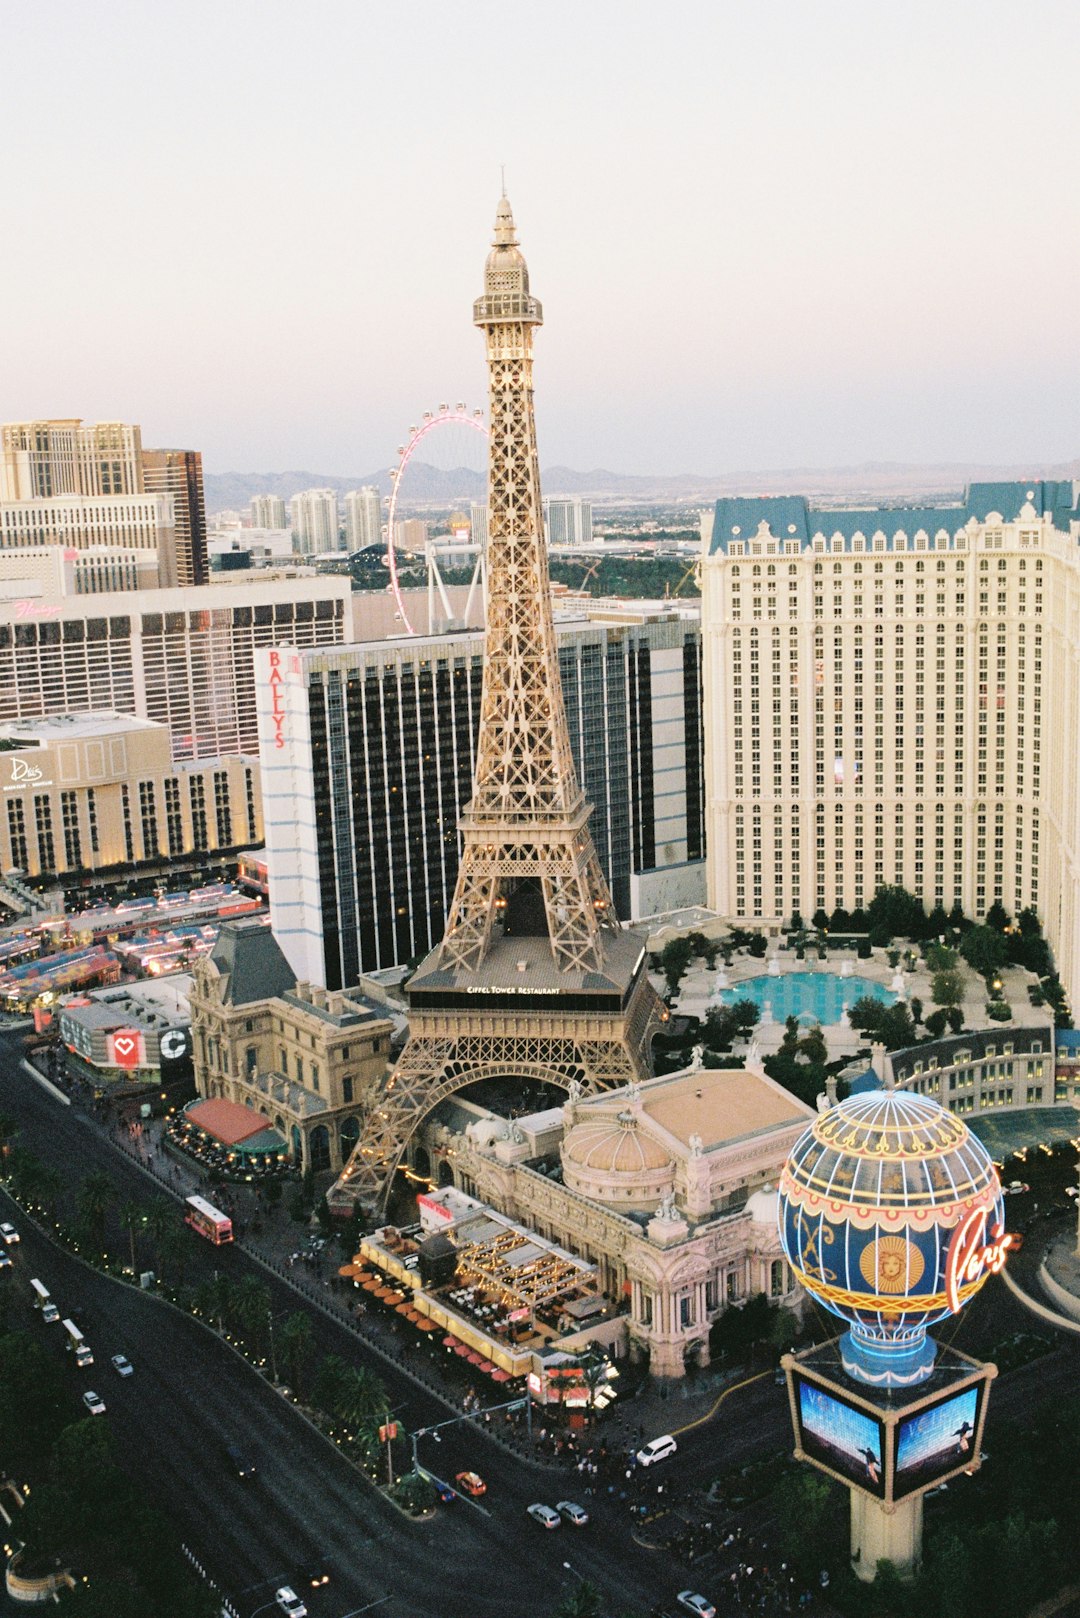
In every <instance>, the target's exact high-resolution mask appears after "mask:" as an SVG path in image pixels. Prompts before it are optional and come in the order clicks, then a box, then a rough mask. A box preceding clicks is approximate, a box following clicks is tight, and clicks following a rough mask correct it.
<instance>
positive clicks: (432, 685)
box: [256, 602, 704, 989]
mask: <svg viewBox="0 0 1080 1618" xmlns="http://www.w3.org/2000/svg"><path fill="white" fill-rule="evenodd" d="M579 613H580V610H579ZM557 633H558V642H559V663H560V672H561V675H562V685H563V692H564V696H565V701H566V712H567V722H568V725H569V730H570V745H571V750H572V752H573V755H574V761H575V765H576V767H577V770H578V772H579V777H580V780H581V783H582V786H583V788H584V790H585V793H586V796H587V797H588V798H589V799H590V801H591V802H592V804H593V815H592V818H591V820H590V823H589V824H590V830H591V832H592V837H593V841H594V842H595V844H596V849H597V853H598V855H599V859H600V863H601V866H602V867H603V870H604V873H605V876H606V877H607V880H608V882H609V884H610V887H611V891H612V894H613V896H614V899H615V904H616V907H617V909H618V911H619V914H620V915H621V916H622V917H623V918H624V919H629V918H631V917H638V916H642V915H648V914H653V913H655V912H656V911H659V910H665V909H669V908H674V907H676V906H679V905H682V904H685V903H688V902H694V901H695V900H700V899H701V898H702V897H703V894H704V883H703V880H702V878H703V870H702V859H703V854H704V849H703V840H702V838H703V810H704V778H703V773H702V734H701V667H700V629H699V623H698V618H697V614H696V612H691V611H688V610H686V609H685V608H680V609H677V610H676V609H674V608H672V607H669V606H665V605H664V604H656V605H655V606H653V607H650V605H649V604H647V603H626V602H620V603H617V604H605V603H603V602H600V603H597V604H596V606H595V608H593V609H592V610H591V614H590V617H589V618H585V617H582V616H580V615H579V616H577V617H576V618H575V619H573V620H571V621H568V622H562V623H560V624H558V625H557ZM483 648H484V640H483V635H482V634H480V633H476V632H473V633H469V634H454V635H439V636H416V637H412V638H404V637H403V638H398V639H391V640H384V641H368V642H365V643H363V644H359V645H353V646H336V647H331V648H328V649H320V650H317V651H308V652H302V651H296V652H291V651H289V650H285V649H282V650H280V651H273V650H268V651H265V652H262V653H260V654H259V655H258V657H257V661H256V671H257V680H258V687H259V709H260V720H259V735H260V760H261V764H262V772H263V805H264V819H265V828H266V849H267V868H268V873H269V879H270V894H271V915H272V920H273V926H274V933H275V936H276V937H277V939H278V942H279V943H280V945H281V947H282V949H283V950H284V952H285V954H286V956H287V957H288V960H289V963H290V965H291V966H292V968H293V971H294V972H296V973H297V975H298V976H299V977H300V978H302V979H303V980H304V981H305V982H310V983H319V984H322V985H324V986H325V987H326V988H330V989H337V988H341V987H343V986H348V985H350V984H354V983H356V982H357V980H358V978H359V977H360V975H361V974H362V973H366V972H372V971H375V970H378V969H382V968H386V967H390V966H394V965H398V964H400V963H402V962H405V961H408V960H411V959H412V958H413V957H415V956H418V955H424V954H426V953H427V951H428V950H429V949H431V948H432V947H433V946H434V945H435V944H436V943H438V941H439V939H440V938H441V937H442V935H443V931H444V927H445V923H446V915H447V910H448V907H449V904H450V900H451V897H452V895H453V892H454V884H455V881H456V879H457V873H458V862H459V841H458V824H457V823H458V815H459V813H460V811H461V808H462V806H463V804H464V803H465V802H466V800H467V799H468V798H469V797H470V796H471V793H472V780H473V768H474V764H475V749H476V737H477V729H478V725H479V717H480V707H479V704H480V686H481V681H482V677H483Z"/></svg>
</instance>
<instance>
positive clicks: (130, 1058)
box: [108, 1028, 146, 1067]
mask: <svg viewBox="0 0 1080 1618" xmlns="http://www.w3.org/2000/svg"><path fill="white" fill-rule="evenodd" d="M108 1043H109V1061H110V1062H111V1063H112V1065H113V1067H143V1066H145V1063H146V1040H145V1038H144V1037H143V1034H142V1032H141V1031H140V1030H139V1029H138V1028H118V1029H117V1030H116V1032H115V1034H110V1035H109V1041H108Z"/></svg>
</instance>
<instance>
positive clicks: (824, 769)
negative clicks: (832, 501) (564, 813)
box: [702, 481, 1080, 992]
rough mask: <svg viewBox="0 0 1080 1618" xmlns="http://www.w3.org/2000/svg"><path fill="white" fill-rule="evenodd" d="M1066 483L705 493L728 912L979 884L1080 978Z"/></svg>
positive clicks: (1071, 554) (1072, 553)
mask: <svg viewBox="0 0 1080 1618" xmlns="http://www.w3.org/2000/svg"><path fill="white" fill-rule="evenodd" d="M1078 494H1080V486H1078V485H1076V484H1072V483H1040V482H1037V481H1033V482H1030V483H995V484H973V485H972V486H971V487H970V488H969V489H968V491H967V493H966V496H965V499H964V501H963V504H961V505H958V506H954V507H947V508H944V507H943V508H937V507H926V508H919V509H909V508H897V509H881V510H867V511H846V510H815V509H812V508H810V507H809V506H808V505H807V503H806V501H805V500H802V499H797V498H773V499H731V500H719V501H718V502H717V504H716V508H715V512H714V513H712V514H710V516H711V520H709V519H707V520H706V521H705V523H704V524H703V551H704V562H703V569H702V580H703V582H702V624H703V638H704V664H705V733H706V737H707V747H706V773H707V840H708V846H709V894H710V904H711V905H712V906H713V907H714V908H715V909H717V910H718V911H720V912H721V913H722V914H724V915H725V916H727V917H729V918H730V919H731V920H733V921H739V922H744V923H748V924H751V925H762V924H775V923H778V922H780V921H782V920H783V919H784V918H786V917H788V916H790V915H791V914H792V912H793V911H796V910H798V911H800V912H801V913H802V914H803V915H804V916H809V915H811V914H813V912H814V911H815V910H818V909H824V910H827V911H831V910H833V909H834V908H835V907H836V906H841V907H843V908H845V909H848V910H850V909H853V908H854V907H855V906H857V905H866V904H868V903H869V901H870V899H871V898H872V897H873V894H874V892H875V890H876V889H877V888H878V887H880V886H881V885H882V884H883V883H900V884H902V885H903V886H904V887H906V888H908V889H909V890H911V891H912V892H914V893H916V894H918V895H919V896H920V897H921V898H922V899H923V901H924V903H925V904H926V905H927V906H928V907H930V906H933V905H934V904H942V905H944V906H945V908H946V909H948V908H950V907H951V906H952V904H953V903H954V902H956V901H959V902H960V904H962V905H963V907H964V909H965V911H967V913H968V914H969V915H973V916H976V917H981V916H983V915H984V914H985V913H986V911H987V910H988V909H989V907H990V906H991V905H992V904H993V903H994V901H995V900H999V901H1000V902H1001V903H1002V904H1003V905H1004V906H1005V908H1006V909H1007V910H1009V911H1011V912H1012V913H1014V914H1015V913H1016V912H1017V911H1018V910H1020V909H1023V908H1024V907H1025V906H1027V905H1033V906H1034V907H1035V908H1036V909H1037V910H1038V912H1039V914H1040V916H1041V917H1042V918H1043V920H1044V923H1045V925H1046V929H1047V934H1048V937H1049V938H1050V941H1051V943H1052V945H1053V947H1054V949H1055V953H1056V956H1057V960H1058V965H1059V967H1060V969H1061V971H1062V976H1063V979H1064V981H1065V982H1066V984H1067V986H1069V987H1071V988H1072V989H1073V990H1074V992H1075V990H1076V989H1077V988H1078V987H1080V978H1078V974H1080V790H1078V787H1077V782H1076V779H1075V777H1076V769H1075V749H1076V742H1077V728H1078V725H1080V549H1078V541H1080V511H1078V509H1077V497H1078Z"/></svg>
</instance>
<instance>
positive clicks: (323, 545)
mask: <svg viewBox="0 0 1080 1618" xmlns="http://www.w3.org/2000/svg"><path fill="white" fill-rule="evenodd" d="M292 531H293V547H294V549H296V550H298V551H300V552H301V553H302V554H303V555H305V556H317V555H318V554H319V553H320V552H321V551H336V550H337V549H338V548H339V547H340V544H341V536H340V531H339V529H338V509H337V495H336V494H335V493H334V491H333V489H306V490H305V491H304V493H303V494H298V495H295V496H294V497H293V500H292Z"/></svg>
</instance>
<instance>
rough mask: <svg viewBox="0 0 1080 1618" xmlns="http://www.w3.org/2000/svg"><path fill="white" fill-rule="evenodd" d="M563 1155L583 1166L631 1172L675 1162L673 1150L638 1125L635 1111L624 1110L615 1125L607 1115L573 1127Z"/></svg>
mask: <svg viewBox="0 0 1080 1618" xmlns="http://www.w3.org/2000/svg"><path fill="white" fill-rule="evenodd" d="M563 1158H564V1160H566V1159H569V1161H570V1162H571V1163H577V1164H580V1165H581V1167H582V1168H587V1169H593V1170H595V1171H600V1172H603V1173H605V1174H628V1175H631V1176H638V1175H640V1174H642V1173H646V1174H648V1173H650V1172H652V1171H653V1170H655V1169H666V1168H668V1167H670V1165H671V1154H670V1153H669V1152H668V1151H667V1150H666V1149H665V1148H664V1147H663V1146H662V1145H661V1144H660V1142H659V1141H658V1140H656V1139H655V1138H654V1137H653V1136H652V1135H648V1134H645V1133H643V1131H642V1130H640V1129H639V1128H638V1121H637V1118H636V1117H635V1116H634V1114H633V1113H632V1112H620V1113H619V1115H618V1118H617V1119H616V1121H615V1123H614V1125H613V1124H612V1123H611V1121H610V1120H609V1119H607V1118H604V1119H597V1120H596V1121H595V1122H589V1123H586V1124H579V1125H578V1126H577V1128H576V1129H571V1131H570V1133H569V1134H568V1135H567V1137H566V1140H565V1142H564V1143H563Z"/></svg>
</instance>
